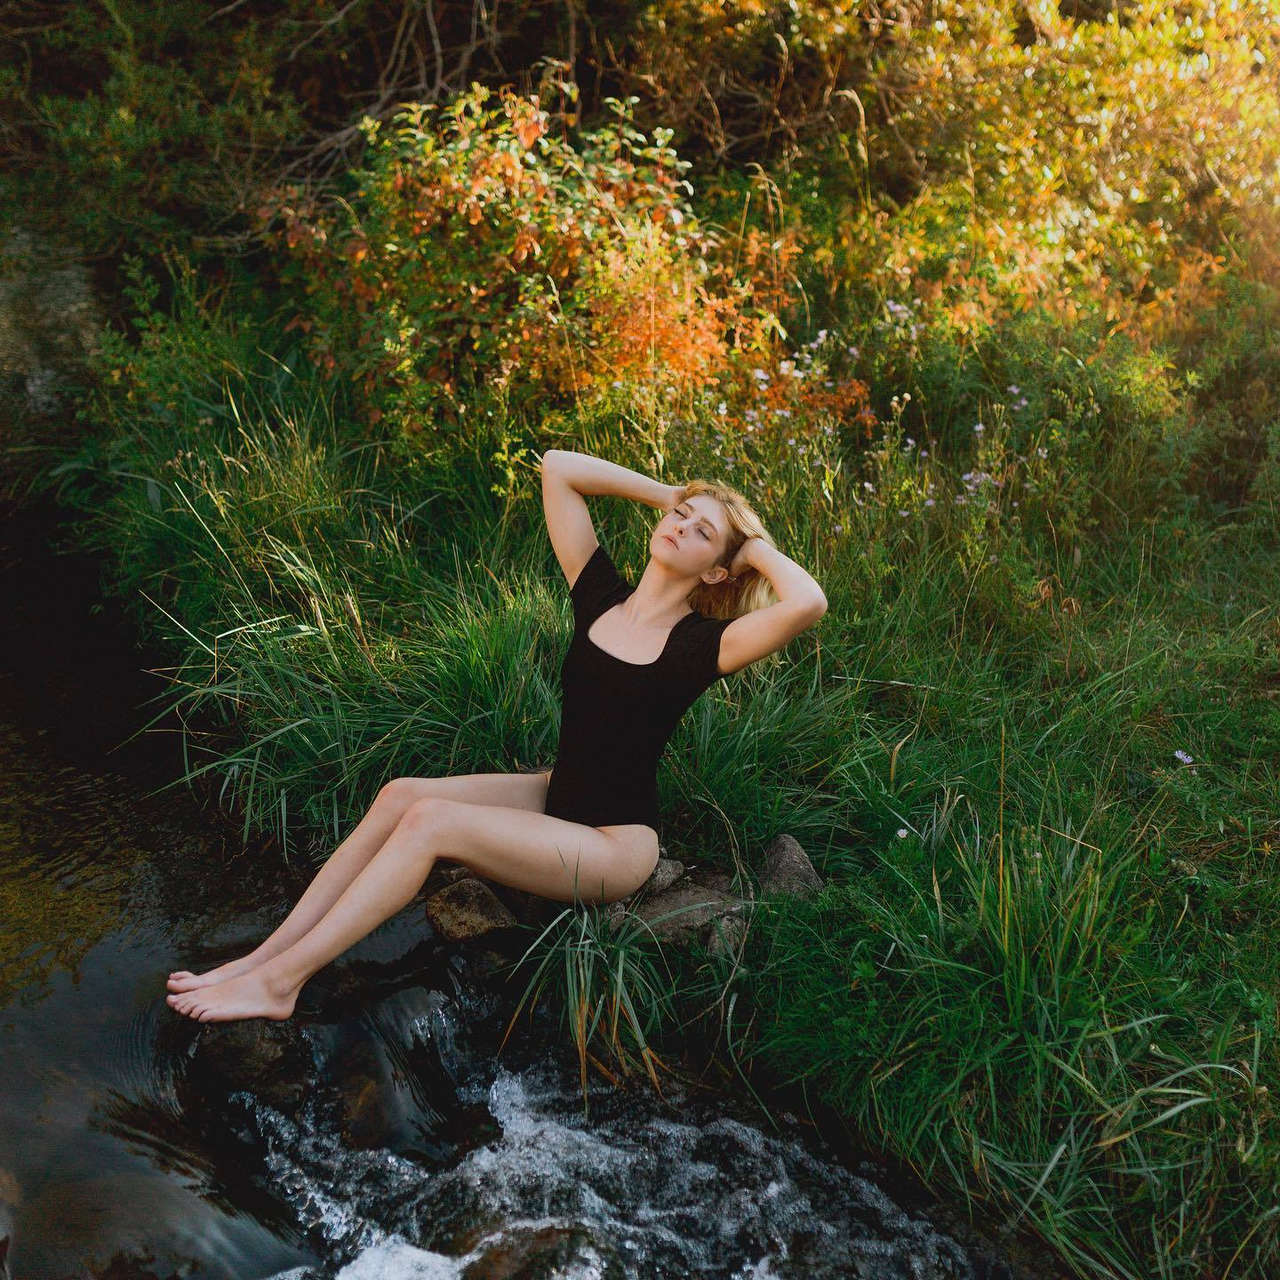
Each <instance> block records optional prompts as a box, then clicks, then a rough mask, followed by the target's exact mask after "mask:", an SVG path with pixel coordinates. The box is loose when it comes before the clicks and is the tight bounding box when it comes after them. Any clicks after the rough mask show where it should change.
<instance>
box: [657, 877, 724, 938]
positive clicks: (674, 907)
mask: <svg viewBox="0 0 1280 1280" xmlns="http://www.w3.org/2000/svg"><path fill="white" fill-rule="evenodd" d="M745 905H746V904H745V903H744V902H743V900H742V899H741V898H735V897H733V896H732V895H731V894H728V893H722V892H721V891H720V890H719V889H715V888H711V887H709V886H707V885H699V884H694V883H693V882H692V881H690V880H688V879H685V880H682V881H681V882H680V883H679V884H677V885H676V886H675V887H674V888H671V889H668V890H667V891H666V893H660V894H657V895H656V896H655V897H652V898H650V899H649V900H648V901H646V902H644V903H642V904H641V905H640V906H638V907H635V908H634V911H635V914H636V915H638V916H639V917H640V918H641V919H642V920H644V921H645V922H646V923H647V924H648V925H649V926H650V927H651V928H652V929H653V931H654V933H655V934H656V935H657V936H658V938H659V939H661V940H662V941H663V942H675V943H682V942H688V941H691V940H692V939H693V938H695V937H697V936H698V934H699V933H700V932H701V930H702V928H703V926H705V925H707V924H709V923H710V922H711V921H712V920H715V919H717V918H718V917H721V916H728V915H738V914H740V913H741V912H742V909H743V907H744V906H745ZM662 917H666V918H665V919H663V918H662Z"/></svg>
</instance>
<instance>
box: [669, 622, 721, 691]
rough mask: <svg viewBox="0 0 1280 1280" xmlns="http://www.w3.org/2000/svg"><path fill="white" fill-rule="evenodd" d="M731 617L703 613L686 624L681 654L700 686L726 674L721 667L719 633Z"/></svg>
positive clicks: (695, 681) (703, 686)
mask: <svg viewBox="0 0 1280 1280" xmlns="http://www.w3.org/2000/svg"><path fill="white" fill-rule="evenodd" d="M732 621H733V619H732V618H709V617H707V615H706V614H702V613H700V614H698V616H697V617H696V618H695V619H694V620H693V621H692V622H691V623H689V625H688V627H687V628H686V631H685V635H684V641H685V643H684V644H683V645H682V646H681V655H680V656H681V660H682V665H683V666H684V668H685V670H686V672H687V673H688V675H689V677H690V679H691V680H692V681H693V682H694V683H695V685H696V686H697V687H698V688H699V689H705V688H706V687H707V686H708V685H711V684H714V683H715V682H716V681H717V680H723V679H724V678H725V673H724V672H722V671H721V670H720V669H719V663H720V637H721V636H722V635H723V634H724V629H725V627H727V626H728V625H729V623H731V622H732Z"/></svg>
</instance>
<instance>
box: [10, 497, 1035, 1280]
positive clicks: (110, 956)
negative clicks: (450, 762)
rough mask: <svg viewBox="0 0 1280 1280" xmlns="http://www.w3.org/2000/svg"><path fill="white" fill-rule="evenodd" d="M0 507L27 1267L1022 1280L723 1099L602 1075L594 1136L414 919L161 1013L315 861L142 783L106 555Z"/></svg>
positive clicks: (13, 1215)
mask: <svg viewBox="0 0 1280 1280" xmlns="http://www.w3.org/2000/svg"><path fill="white" fill-rule="evenodd" d="M0 516H2V517H3V518H4V519H3V524H2V525H0V587H3V591H4V596H3V598H4V600H5V602H6V603H7V604H8V606H9V607H8V608H7V609H6V610H4V611H3V620H2V621H0V910H2V911H3V920H4V929H3V936H2V937H0V1063H3V1066H2V1067H0V1238H2V1237H5V1236H7V1237H8V1238H9V1242H10V1243H9V1252H8V1265H9V1268H10V1270H11V1273H12V1275H13V1276H14V1277H18V1278H20V1280H28V1278H30V1280H36V1278H43V1277H63V1276H76V1277H79V1276H110V1277H113V1278H116V1280H123V1278H124V1277H139V1278H141V1277H169V1276H191V1277H228V1278H234V1280H253V1278H256V1277H270V1276H277V1277H281V1276H289V1277H294V1278H296V1280H303V1278H304V1277H308V1278H309V1277H319V1276H326V1277H328V1276H334V1275H341V1276H342V1277H344V1280H372V1278H374V1277H377V1278H378V1280H382V1278H384V1277H385V1278H387V1280H393V1278H394V1280H408V1278H418V1277H422V1278H425V1277H431V1278H432V1280H434V1278H436V1277H466V1280H478V1278H480V1277H529V1278H530V1280H532V1278H533V1277H552V1276H564V1277H582V1278H586V1277H599V1278H600V1280H606V1278H607V1280H614V1278H616V1280H623V1278H624V1277H680V1276H706V1277H731V1276H732V1277H758V1278H765V1277H828V1276H865V1277H878V1278H879V1277H883V1278H885V1280H890V1278H894V1277H913V1278H914V1280H934V1278H935V1277H936V1278H938V1280H942V1278H944V1277H949V1278H960V1277H971V1278H973V1280H979V1278H981V1277H997V1276H998V1277H1010V1278H1012V1277H1014V1276H1015V1275H1018V1276H1021V1275H1030V1274H1031V1272H1030V1271H1025V1270H1022V1269H1019V1270H1017V1271H1015V1270H1014V1269H1013V1268H1011V1267H1010V1266H1008V1265H1007V1264H1006V1263H1004V1262H999V1261H993V1260H992V1258H991V1257H990V1256H989V1255H988V1254H987V1253H986V1252H985V1251H984V1250H982V1249H980V1248H979V1247H977V1246H975V1245H972V1244H970V1245H967V1246H962V1245H961V1244H960V1243H958V1242H957V1240H956V1239H955V1238H953V1236H952V1235H950V1234H948V1233H947V1232H946V1231H943V1230H941V1229H939V1228H938V1227H936V1226H935V1225H934V1224H933V1223H932V1222H931V1221H930V1219H929V1218H928V1217H927V1216H925V1215H924V1214H923V1213H922V1212H920V1211H919V1210H907V1209H904V1208H902V1207H901V1201H902V1197H901V1196H900V1195H895V1196H893V1197H891V1196H890V1195H889V1194H887V1193H886V1192H885V1191H884V1190H882V1189H880V1186H878V1185H877V1182H878V1181H879V1182H881V1183H883V1181H884V1179H883V1177H882V1176H881V1175H880V1171H879V1170H878V1169H877V1168H876V1167H874V1166H872V1165H871V1164H869V1163H867V1162H859V1161H856V1160H854V1161H850V1160H847V1159H846V1161H845V1162H844V1163H841V1162H839V1161H838V1160H837V1159H836V1158H835V1157H834V1156H833V1154H832V1153H831V1152H830V1151H827V1150H825V1148H824V1147H823V1144H821V1143H820V1142H819V1140H818V1139H817V1138H816V1136H815V1135H814V1134H813V1132H812V1130H811V1129H808V1128H805V1127H803V1126H801V1125H799V1124H798V1123H796V1124H789V1125H788V1126H787V1131H786V1136H783V1137H777V1136H768V1135H766V1134H765V1133H764V1132H762V1131H761V1130H760V1129H759V1128H757V1127H756V1126H755V1124H754V1123H753V1121H752V1116H751V1114H750V1113H749V1112H747V1111H746V1110H745V1109H743V1108H742V1107H741V1106H740V1105H739V1104H737V1103H734V1102H733V1101H732V1100H730V1099H724V1098H721V1099H717V1100H714V1101H708V1100H707V1098H706V1097H705V1096H700V1097H698V1098H691V1097H681V1096H678V1095H677V1096H672V1095H670V1094H668V1097H667V1098H666V1099H665V1100H651V1099H648V1098H646V1097H643V1096H639V1097H638V1096H635V1095H630V1094H625V1093H622V1092H619V1091H614V1090H611V1089H609V1088H608V1087H607V1086H604V1085H603V1084H594V1083H593V1085H592V1100H591V1110H590V1115H591V1119H590V1122H589V1123H588V1122H586V1121H584V1120H583V1119H582V1106H581V1099H580V1097H579V1095H578V1092H577V1087H578V1086H577V1078H576V1074H575V1073H574V1072H573V1070H571V1066H572V1064H571V1063H570V1062H569V1061H568V1059H567V1057H566V1054H565V1052H564V1050H563V1047H562V1046H561V1044H560V1042H559V1040H558V1039H557V1038H556V1037H555V1032H554V1027H553V1026H552V1024H551V1022H550V1018H549V1015H548V1017H544V1018H543V1020H542V1021H541V1022H538V1023H535V1025H534V1026H533V1028H531V1029H530V1030H527V1031H524V1032H522V1033H519V1034H518V1035H513V1037H512V1040H511V1041H510V1042H508V1044H507V1046H506V1048H505V1049H504V1050H503V1051H502V1053H501V1054H499V1052H498V1042H499V1041H500V1039H501V1032H502V1031H503V1029H504V1028H505V1024H506V1018H507V1016H508V1015H509V1012H510V1008H511V1003H512V999H513V997H512V996H511V995H509V994H506V993H503V992H502V991H500V990H499V988H498V987H497V986H496V985H495V984H494V982H493V980H491V979H490V980H487V979H486V978H485V977H484V975H483V972H482V970H481V968H480V967H479V966H478V964H477V960H476V957H475V955H474V954H473V953H471V952H468V951H467V950H466V949H465V948H458V947H454V946H449V945H447V944H444V943H442V942H440V941H439V940H437V939H435V938H434V937H433V936H432V935H431V931H430V929H429V927H428V926H427V924H426V922H425V920H424V918H423V913H422V910H421V906H420V904H418V903H414V904H411V905H410V906H409V907H407V908H406V909H405V910H404V911H403V912H401V913H400V914H399V915H398V916H396V917H394V918H393V919H392V920H390V921H388V922H387V923H386V924H385V925H384V926H382V928H380V929H378V930H377V931H375V933H374V934H372V935H371V936H370V937H369V938H367V939H365V940H364V941H363V942H361V943H360V944H359V945H358V946H357V947H355V948H353V949H352V950H351V951H350V952H348V953H347V954H346V955H344V956H343V957H340V959H339V960H338V961H337V962H335V963H334V964H333V965H330V966H328V967H327V968H326V969H324V970H322V971H321V972H320V973H319V974H317V975H316V977H315V978H314V979H313V980H312V981H311V982H310V983H309V984H308V985H307V987H306V988H304V990H303V993H302V997H301V999H300V1001H299V1005H298V1010H297V1012H296V1014H295V1017H294V1018H293V1019H292V1020H291V1021H290V1023H289V1024H266V1023H263V1022H262V1021H260V1020H255V1021H254V1022H252V1023H248V1022H245V1023H237V1024H222V1025H213V1024H206V1025H203V1026H202V1025H201V1024H197V1023H193V1022H191V1021H190V1020H188V1019H185V1018H182V1017H180V1016H179V1015H177V1014H175V1013H173V1012H172V1011H171V1010H170V1009H169V1008H168V1006H167V1005H166V1004H165V1003H164V999H163V997H164V993H165V987H164V981H165V976H166V974H167V973H168V971H169V970H170V969H171V968H176V967H190V968H193V969H199V968H204V967H207V966H208V965H209V964H211V963H216V962H218V961H220V960H222V959H225V958H229V957H230V956H232V955H236V954H239V953H240V952H241V951H243V950H245V949H247V948H248V947H250V946H252V945H254V944H255V943H256V942H257V941H258V940H260V938H261V937H262V936H263V935H265V934H266V933H268V932H270V930H271V929H272V928H274V926H275V925H276V924H277V923H278V922H279V920H280V919H281V918H282V916H283V915H284V914H285V912H286V911H287V910H288V907H289V906H290V904H291V903H292V901H293V900H294V899H295V898H296V896H297V894H298V893H299V892H300V891H301V888H302V887H303V885H304V883H305V878H306V877H305V872H304V870H303V869H302V868H300V867H295V868H294V869H293V870H292V871H290V870H289V869H288V868H287V867H285V865H284V864H283V862H282V860H281V858H280V856H279V854H278V852H275V851H273V850H266V849H262V848H258V847H254V846H253V845H251V846H250V847H249V848H248V849H244V848H242V842H241V839H240V830H239V827H238V826H237V825H235V824H233V823H231V822H230V821H229V820H228V819H227V818H225V817H223V816H221V815H219V814H218V813H217V812H216V810H215V809H214V808H213V807H206V808H202V807H201V806H200V804H199V803H197V801H196V800H195V799H194V798H193V797H192V796H191V795H190V793H189V792H187V791H186V790H185V789H183V788H174V789H172V790H167V791H163V792H161V793H160V794H150V795H149V794H148V793H149V792H153V791H155V790H156V789H157V788H158V787H160V786H161V785H162V784H163V783H164V782H165V781H167V780H168V779H170V778H172V777H174V776H176V775H177V774H178V773H179V772H180V770H181V755H180V751H179V745H178V739H177V736H176V733H175V731H174V730H173V728H172V727H169V729H168V731H167V732H166V731H164V728H163V726H162V727H161V729H159V730H157V731H155V732H152V733H150V734H147V735H145V736H144V737H143V738H141V739H139V740H137V741H135V742H133V743H131V744H129V745H128V746H127V747H119V746H118V744H120V743H121V742H122V741H123V739H125V738H126V737H127V736H128V735H129V734H130V733H131V732H133V731H134V730H135V729H136V728H138V727H139V726H140V725H141V724H142V723H143V722H144V721H145V720H147V719H149V718H150V717H151V715H152V714H154V708H151V709H147V708H144V707H143V706H142V703H143V700H144V699H146V698H148V697H153V696H155V695H156V694H157V693H158V692H160V690H161V689H162V688H163V681H162V680H161V679H159V678H158V677H155V676H148V675H147V674H146V673H145V671H144V670H143V668H144V667H145V666H147V665H149V663H153V661H154V660H148V658H147V657H146V655H144V654H142V653H140V652H138V651H137V650H135V649H134V648H133V646H132V644H131V642H130V640H129V635H128V629H127V628H126V627H124V626H123V625H122V624H120V622H119V621H118V619H115V618H114V614H113V611H112V609H111V607H110V606H109V605H107V606H106V607H105V608H104V607H103V606H101V605H99V604H98V603H97V601H98V596H99V591H98V575H97V569H96V567H95V565H94V564H93V562H92V561H90V560H88V559H86V558H84V557H81V556H74V555H56V556H55V555H54V554H53V551H52V550H51V545H50V544H51V542H56V541H57V540H58V535H57V532H56V529H55V527H54V525H53V516H52V513H51V512H49V511H48V510H46V509H33V508H28V509H25V510H23V511H21V512H16V513H15V511H14V510H12V509H7V510H4V511H2V512H0ZM117 747H118V749H116V748H117ZM273 1054H274V1055H275V1056H274V1057H273V1056H272V1055H273ZM246 1057H247V1058H251V1059H253V1060H254V1062H255V1064H256V1065H254V1066H253V1067H252V1068H250V1067H244V1068H243V1070H241V1069H240V1067H239V1066H238V1065H237V1064H241V1063H242V1062H243V1061H244V1059H245V1058H246ZM211 1064H212V1065H211ZM0 1270H2V1268H0ZM1041 1274H1044V1275H1048V1274H1049V1272H1048V1271H1045V1272H1042V1273H1041Z"/></svg>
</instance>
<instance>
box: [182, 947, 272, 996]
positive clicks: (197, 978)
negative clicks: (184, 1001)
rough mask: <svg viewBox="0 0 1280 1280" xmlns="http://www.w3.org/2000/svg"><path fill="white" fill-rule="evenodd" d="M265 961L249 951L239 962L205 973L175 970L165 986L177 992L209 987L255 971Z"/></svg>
mask: <svg viewBox="0 0 1280 1280" xmlns="http://www.w3.org/2000/svg"><path fill="white" fill-rule="evenodd" d="M266 959H267V957H266V956H261V955H259V954H258V953H257V951H251V952H250V953H249V954H248V955H247V956H241V957H240V959H239V960H228V961H227V963H226V964H222V965H219V966H218V967H217V968H216V969H209V970H207V971H206V972H205V973H192V972H191V970H190V969H175V970H174V971H173V972H172V973H171V974H170V975H169V980H168V982H166V983H165V986H167V987H168V988H169V990H170V991H179V992H180V991H196V990H198V989H199V988H200V987H211V986H213V984H214V983H215V982H226V981H227V979H228V978H238V977H239V976H240V975H241V974H242V973H248V972H249V971H250V970H251V969H256V968H257V967H258V966H259V965H260V964H263V963H264V962H265V961H266Z"/></svg>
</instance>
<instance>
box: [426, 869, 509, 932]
mask: <svg viewBox="0 0 1280 1280" xmlns="http://www.w3.org/2000/svg"><path fill="white" fill-rule="evenodd" d="M426 909H427V919H428V920H429V921H430V922H431V927H432V928H433V929H434V930H435V931H436V933H438V934H439V935H440V936H441V937H442V938H445V939H447V940H448V941H449V942H464V941H467V940H469V939H471V938H482V937H484V935H485V934H487V933H493V932H494V931H495V930H499V929H510V928H512V927H513V926H514V925H516V923H517V920H516V917H515V916H514V915H512V914H511V912H510V911H509V910H508V909H507V908H506V907H505V906H503V904H502V903H501V902H499V901H498V899H497V897H496V896H495V895H494V893H493V890H492V889H490V888H489V886H488V885H487V884H485V883H484V882H483V881H481V880H476V879H474V878H472V877H466V878H465V879H461V880H455V881H454V882H453V884H451V885H447V886H446V887H445V888H443V889H441V890H440V892H439V893H434V894H432V895H431V897H429V898H428V899H427V904H426Z"/></svg>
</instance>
